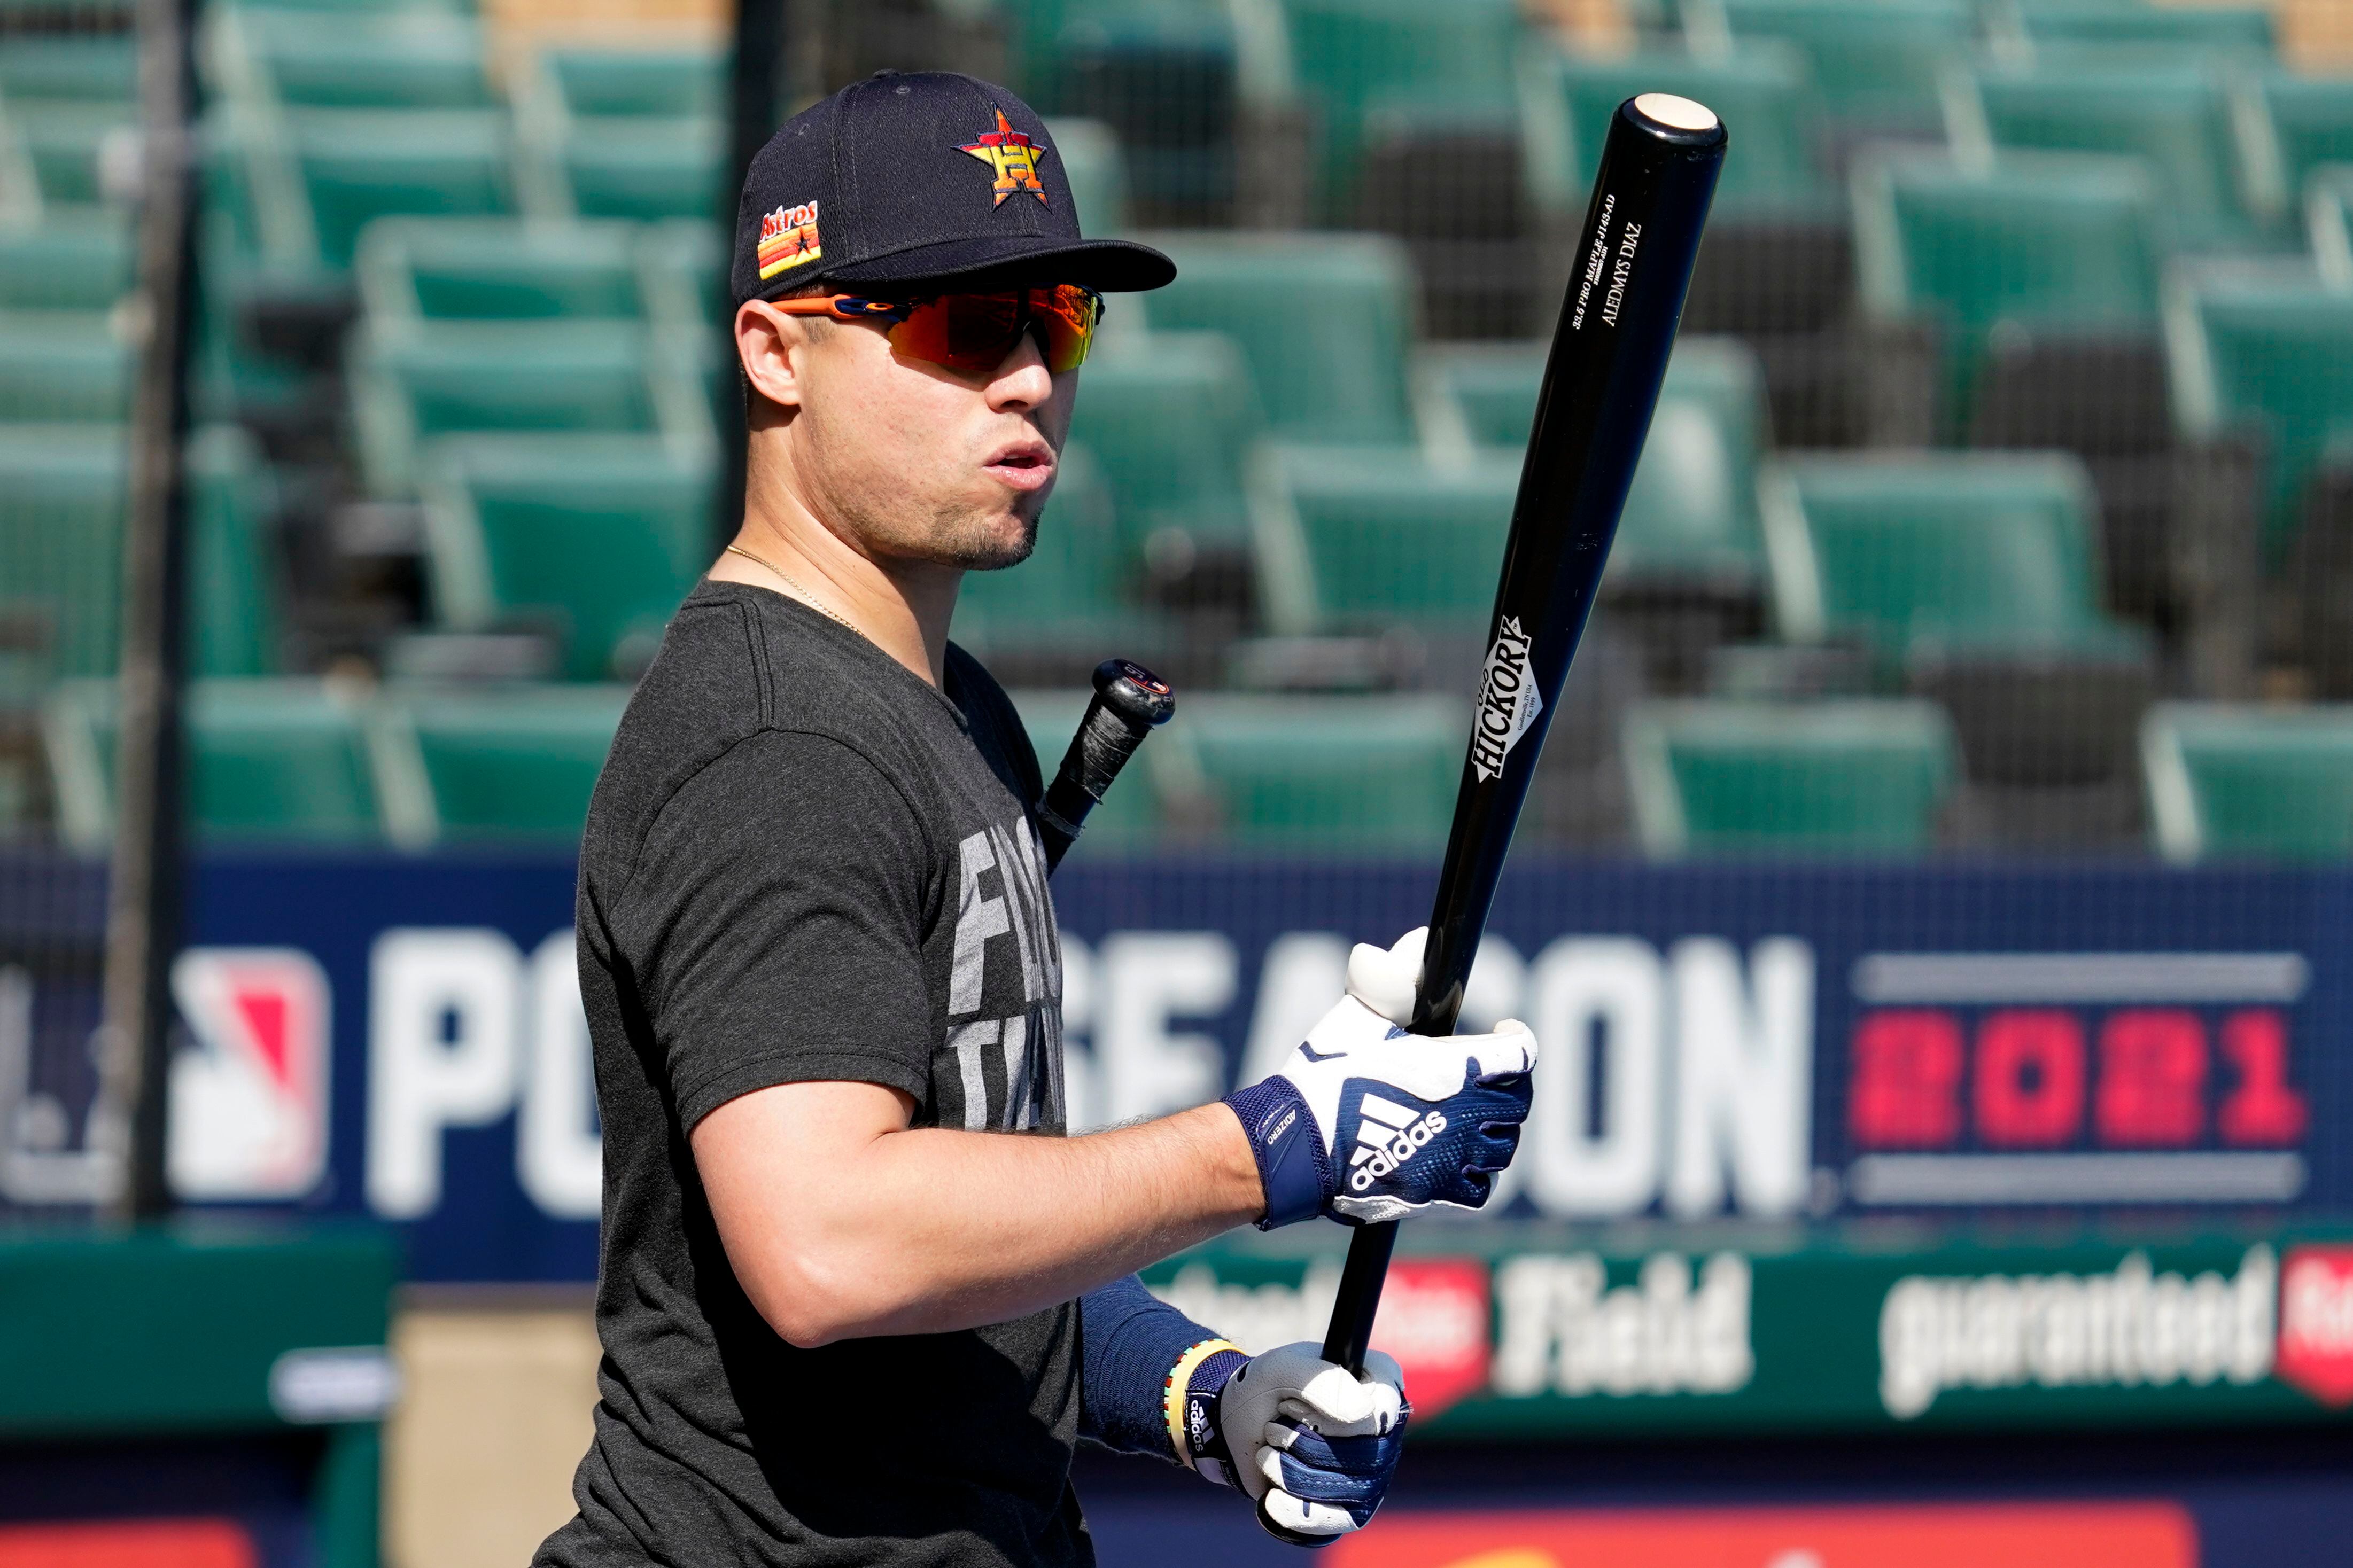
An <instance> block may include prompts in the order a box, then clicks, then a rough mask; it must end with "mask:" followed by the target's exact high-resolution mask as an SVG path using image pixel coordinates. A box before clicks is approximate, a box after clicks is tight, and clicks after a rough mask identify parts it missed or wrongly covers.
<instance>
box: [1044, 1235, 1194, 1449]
mask: <svg viewBox="0 0 2353 1568" xmlns="http://www.w3.org/2000/svg"><path fill="white" fill-rule="evenodd" d="M1079 1333H1080V1336H1081V1351H1080V1354H1081V1356H1082V1358H1083V1359H1082V1361H1081V1363H1080V1365H1081V1369H1082V1370H1081V1373H1080V1384H1079V1393H1080V1398H1081V1402H1082V1403H1081V1406H1080V1413H1079V1435H1080V1436H1082V1437H1084V1438H1086V1439H1087V1440H1088V1441H1090V1442H1092V1443H1096V1444H1099V1445H1100V1446H1102V1447H1106V1448H1109V1449H1111V1450H1113V1452H1115V1453H1121V1454H1149V1455H1151V1456H1153V1457H1155V1458H1162V1459H1166V1460H1168V1461H1169V1462H1170V1463H1171V1464H1174V1463H1176V1448H1175V1447H1174V1446H1173V1445H1171V1444H1170V1442H1169V1440H1168V1416H1167V1411H1166V1405H1165V1404H1164V1402H1163V1401H1164V1397H1165V1395H1166V1393H1167V1388H1168V1374H1169V1373H1171V1372H1174V1371H1175V1370H1176V1358H1177V1357H1179V1356H1181V1355H1183V1354H1184V1353H1185V1352H1187V1351H1188V1350H1190V1349H1192V1348H1193V1347H1194V1346H1195V1345H1197V1344H1199V1343H1200V1342H1202V1341H1203V1340H1213V1339H1216V1338H1217V1337H1218V1336H1217V1334H1216V1332H1215V1331H1211V1330H1209V1329H1205V1328H1203V1327H1202V1326H1201V1325H1200V1324H1198V1323H1197V1322H1195V1321H1193V1320H1192V1319H1190V1318H1188V1317H1187V1316H1186V1315H1185V1314H1184V1313H1182V1312H1180V1311H1178V1310H1176V1308H1174V1307H1172V1306H1170V1305H1168V1303H1167V1302H1166V1301H1163V1300H1160V1299H1159V1298H1158V1297H1156V1296H1155V1295H1153V1293H1152V1292H1151V1291H1149V1290H1147V1289H1145V1288H1144V1281H1143V1280H1141V1279H1137V1278H1136V1277H1135V1276H1134V1275H1133V1274H1131V1275H1129V1276H1128V1277H1127V1278H1126V1279H1114V1280H1113V1281H1112V1282H1111V1283H1110V1284H1108V1285H1105V1286H1103V1287H1101V1288H1100V1289H1093V1290H1090V1291H1088V1292H1087V1293H1086V1294H1085V1295H1084V1296H1082V1297H1081V1298H1079Z"/></svg>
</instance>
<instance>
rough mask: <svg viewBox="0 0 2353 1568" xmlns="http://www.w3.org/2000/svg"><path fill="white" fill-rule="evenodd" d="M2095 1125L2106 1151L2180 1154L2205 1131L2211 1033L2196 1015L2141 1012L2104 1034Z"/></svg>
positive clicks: (2119, 1017)
mask: <svg viewBox="0 0 2353 1568" xmlns="http://www.w3.org/2000/svg"><path fill="white" fill-rule="evenodd" d="M2093 1115H2094V1121H2095V1122H2096V1123H2097V1125H2098V1128H2099V1134H2100V1142H2103V1143H2133V1144H2159V1145H2168V1146H2179V1145H2181V1144H2185V1143H2195V1142H2198V1136H2199V1134H2200V1132H2201V1131H2204V1130H2205V1126H2206V1030H2205V1028H2204V1026H2202V1025H2200V1023H2199V1021H2198V1016H2197V1015H2196V1014H2195V1013H2189V1012H2184V1011H2182V1010H2180V1009H2179V1008H2171V1007H2136V1008H2129V1009H2126V1011H2124V1012H2120V1013H2112V1014H2110V1015H2109V1016H2108V1019H2107V1022H2106V1023H2105V1024H2103V1025H2102V1026H2101V1027H2100V1087H2099V1090H2098V1094H2097V1097H2096V1100H2095V1102H2094V1112H2093Z"/></svg>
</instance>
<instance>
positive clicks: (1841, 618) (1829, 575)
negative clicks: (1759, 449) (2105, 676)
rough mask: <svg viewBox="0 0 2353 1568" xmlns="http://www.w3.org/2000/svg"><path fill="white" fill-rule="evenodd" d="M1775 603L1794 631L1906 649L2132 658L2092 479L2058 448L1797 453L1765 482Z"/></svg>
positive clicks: (1888, 655)
mask: <svg viewBox="0 0 2353 1568" xmlns="http://www.w3.org/2000/svg"><path fill="white" fill-rule="evenodd" d="M1758 489H1759V492H1760V496H1761V499H1762V505H1763V509H1764V521H1765V540H1766V549H1767V561H1768V563H1769V566H1770V582H1771V585H1772V595H1773V607H1774V613H1775V618H1776V620H1777V621H1778V625H1779V627H1780V631H1781V635H1782V636H1783V637H1787V638H1788V639H1790V640H1792V641H1798V642H1813V641H1820V640H1822V639H1824V638H1841V639H1852V640H1855V641H1859V642H1861V643H1862V644H1863V645H1864V646H1865V647H1868V648H1870V649H1871V650H1872V651H1873V653H1874V654H1876V655H1877V656H1878V658H1879V659H1880V660H1881V661H1882V663H1883V665H1886V666H1894V665H1899V664H1900V663H1901V661H1903V660H1905V658H1909V657H1915V656H1920V655H1927V654H1934V655H1936V656H1939V657H1946V656H1950V655H1953V654H1967V653H1972V652H1976V653H1985V654H1997V655H2002V656H2010V655H2016V654H2022V653H2029V652H2047V653H2050V654H2052V655H2064V654H2067V653H2070V652H2074V653H2081V654H2084V655H2085V656H2087V657H2088V656H2096V657H2099V658H2104V659H2105V658H2114V657H2116V655H2118V654H2119V653H2120V652H2121V653H2129V652H2130V651H2131V650H2132V649H2133V647H2135V646H2137V645H2136V639H2135V637H2133V635H2132V634H2131V633H2130V632H2128V631H2127V630H2126V628H2124V627H2122V626H2117V625H2116V624H2115V623H2113V622H2111V621H2110V620H2108V619H2107V617H2106V616H2105V614H2104V613H2103V611H2102V609H2101V607H2100V606H2101V605H2102V603H2103V602H2104V595H2103V587H2102V572H2101V565H2100V547H2099V534H2098V516H2099V513H2098V510H2097V503H2096V500H2095V498H2094V494H2093V490H2092V481H2091V477H2090V476H2089V475H2088V474H2087V473H2086V472H2085V471H2084V467H2083V465H2082V464H2081V463H2080V462H2079V461H2077V460H2076V459H2074V458H2070V457H2066V456H2063V455H2060V454H2056V453H2051V454H2033V455H2025V454H2010V453H1990V452H1989V453H1968V454H1959V453H1955V454H1921V455H1917V456H1912V455H1905V456H1885V457H1879V456H1873V457H1861V458H1850V457H1822V458H1800V459H1793V460H1790V461H1788V462H1784V463H1781V464H1778V465H1777V466H1775V467H1773V468H1768V469H1767V472H1766V474H1765V477H1764V478H1763V479H1762V480H1760V481H1759V486H1758Z"/></svg>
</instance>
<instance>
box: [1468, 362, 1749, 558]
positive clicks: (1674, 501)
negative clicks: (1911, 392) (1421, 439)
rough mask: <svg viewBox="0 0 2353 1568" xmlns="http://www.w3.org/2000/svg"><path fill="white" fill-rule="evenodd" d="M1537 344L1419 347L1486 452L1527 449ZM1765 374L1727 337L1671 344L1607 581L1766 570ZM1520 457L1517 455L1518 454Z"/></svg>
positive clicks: (1538, 365)
mask: <svg viewBox="0 0 2353 1568" xmlns="http://www.w3.org/2000/svg"><path fill="white" fill-rule="evenodd" d="M1545 355H1546V345H1544V344H1542V343H1526V344H1511V345H1508V346H1506V345H1493V346H1490V345H1486V344H1478V345H1461V346H1457V347H1450V348H1446V349H1441V350H1426V351H1424V361H1425V364H1426V366H1427V371H1426V374H1430V376H1431V377H1432V379H1434V380H1435V382H1436V383H1437V384H1438V386H1439V388H1440V391H1441V392H1442V393H1443V394H1444V395H1445V397H1446V402H1447V403H1448V404H1449V405H1451V407H1452V408H1453V409H1455V410H1456V411H1457V412H1458V413H1459V414H1460V415H1461V420H1462V423H1463V425H1464V426H1466V427H1467V430H1468V432H1469V434H1470V436H1471V438H1472V441H1474V442H1475V443H1477V444H1478V445H1480V446H1482V447H1507V448H1509V449H1511V450H1512V451H1514V452H1515V453H1516V452H1518V451H1520V450H1523V449H1525V447H1526V445H1527V438H1528V426H1529V424H1530V422H1531V421H1532V420H1534V419H1535V405H1536V392H1537V388H1538V386H1539V384H1541V383H1542V381H1543V379H1544V363H1545ZM1769 444H1770V433H1769V431H1768V430H1767V415H1766V409H1765V384H1764V373H1763V371H1762V370H1761V369H1760V368H1759V366H1758V365H1757V356H1756V355H1755V353H1752V352H1751V351H1750V350H1749V349H1748V348H1747V347H1746V345H1745V344H1743V343H1741V342H1738V341H1737V340H1736V339H1732V338H1710V337H1684V338H1683V339H1682V340H1680V341H1679V342H1677V343H1676V344H1675V352H1674V357H1673V358H1672V360H1671V361H1670V362H1669V363H1668V365H1667V374H1666V379H1665V382H1664V383H1663V384H1662V386H1661V387H1660V391H1659V405H1658V409H1657V412H1656V413H1654V414H1653V415H1652V416H1651V433H1650V437H1649V438H1648V439H1647V440H1646V441H1645V442H1644V444H1643V447H1642V458H1641V463H1640V464H1639V465H1637V467H1636V468H1635V470H1634V482H1633V485H1632V487H1631V488H1630V489H1629V490H1628V492H1627V497H1626V510H1625V512H1624V515H1623V516H1622V517H1621V519H1620V522H1619V526H1618V540H1617V543H1616V544H1615V545H1614V546H1613V548H1612V550H1611V552H1610V570H1611V572H1612V573H1613V574H1615V575H1614V578H1613V580H1614V581H1617V582H1621V583H1623V582H1628V581H1630V580H1633V579H1638V578H1641V577H1645V576H1648V577H1652V578H1662V577H1674V578H1678V579H1683V580H1686V581H1688V580H1691V579H1694V578H1710V579H1719V580H1727V581H1733V582H1746V583H1753V582H1755V580H1756V579H1757V576H1758V575H1759V574H1761V572H1762V570H1763V566H1764V559H1765V556H1764V545H1763V540H1762V536H1761V534H1760V533H1759V531H1758V525H1757V504H1756V495H1757V464H1758V462H1759V461H1760V460H1761V458H1762V455H1763V452H1764V450H1765V448H1766V447H1767V446H1768V445H1769ZM1515 461H1516V459H1515Z"/></svg>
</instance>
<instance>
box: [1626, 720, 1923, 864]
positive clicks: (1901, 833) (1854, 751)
mask: <svg viewBox="0 0 2353 1568" xmlns="http://www.w3.org/2000/svg"><path fill="white" fill-rule="evenodd" d="M1622 747H1623V750H1622V753H1621V754H1622V755H1623V757H1624V759H1625V764H1626V772H1627V781H1628V789H1629V795H1630V799H1631V802H1632V805H1633V808H1634V824H1635V830H1636V833H1637V835H1638V836H1639V837H1640V838H1641V844H1642V847H1643V849H1644V850H1645V852H1647V853H1649V854H1651V855H1653V856H1657V857H1662V858H1675V857H1680V856H1683V855H1691V854H1742V853H1750V854H1755V853H1767V854H1772V853H1778V854H1810V855H1820V854H1837V855H1867V856H1911V855H1920V854H1925V853H1926V852H1927V851H1929V850H1930V849H1932V848H1933V847H1935V846H1936V840H1937V837H1938V829H1939V821H1938V819H1939V816H1940V815H1941V814H1942V812H1943V810H1944V808H1945V804H1946V802H1947V798H1948V797H1949V796H1950V795H1951V794H1952V792H1953V788H1954V785H1955V784H1956V782H1957V762H1956V747H1955V744H1954V741H1953V734H1952V728H1951V726H1950V725H1949V724H1948V723H1947V721H1946V719H1945V716H1944V714H1943V713H1942V712H1941V711H1940V710H1938V709H1937V708H1936V705H1935V704H1934V703H1929V702H1921V701H1893V700H1890V701H1845V702H1819V703H1738V702H1672V703H1652V704H1647V705H1644V706H1641V707H1637V708H1636V709H1634V710H1632V711H1631V712H1630V713H1629V714H1628V715H1627V719H1626V724H1625V734H1624V738H1623V742H1622Z"/></svg>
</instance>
